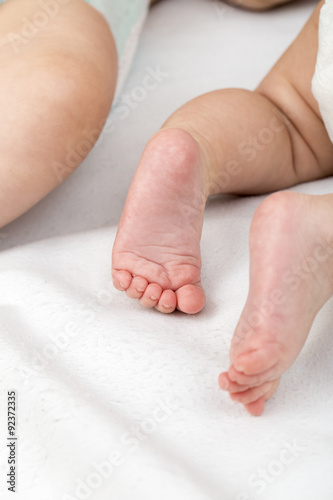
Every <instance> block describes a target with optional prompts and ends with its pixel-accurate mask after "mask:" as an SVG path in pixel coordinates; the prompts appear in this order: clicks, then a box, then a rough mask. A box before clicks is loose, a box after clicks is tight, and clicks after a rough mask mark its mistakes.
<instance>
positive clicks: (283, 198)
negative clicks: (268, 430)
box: [219, 192, 333, 415]
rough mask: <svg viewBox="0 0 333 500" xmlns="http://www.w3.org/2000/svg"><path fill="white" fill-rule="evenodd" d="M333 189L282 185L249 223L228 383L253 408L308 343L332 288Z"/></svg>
mask: <svg viewBox="0 0 333 500" xmlns="http://www.w3.org/2000/svg"><path fill="white" fill-rule="evenodd" d="M332 210H333V196H332V195H325V196H309V195H303V194H298V193H293V192H280V193H276V194H274V195H271V196H269V197H268V198H267V199H266V200H265V201H264V202H263V203H262V204H261V205H260V206H259V208H258V209H257V211H256V213H255V215H254V218H253V221H252V225H251V230H250V290H249V295H248V298H247V302H246V305H245V307H244V310H243V312H242V315H241V318H240V321H239V323H238V325H237V327H236V330H235V333H234V337H233V340H232V345H231V351H230V361H231V366H230V368H229V370H228V372H224V373H222V374H221V375H220V377H219V384H220V386H221V388H222V389H225V390H229V391H230V394H231V396H232V399H234V400H237V401H240V402H242V403H243V404H244V405H245V407H246V409H247V410H248V411H249V412H250V413H252V414H253V415H259V414H261V413H262V412H263V411H264V403H265V401H266V400H267V399H268V398H269V397H271V395H272V394H273V393H274V391H275V390H276V388H277V386H278V383H279V379H280V376H281V375H282V374H283V373H284V372H285V371H286V370H287V369H288V368H289V367H290V366H291V365H292V363H293V362H294V361H295V359H296V358H297V356H298V354H299V352H300V350H301V349H302V347H303V345H304V343H305V341H306V338H307V336H308V333H309V331H310V328H311V325H312V323H313V320H314V318H315V316H316V314H317V313H318V311H319V310H320V309H321V307H322V306H323V305H324V303H325V302H326V301H327V300H328V299H329V298H330V297H331V295H332V293H333V288H332V286H333V257H332V256H333V226H332V220H331V219H332Z"/></svg>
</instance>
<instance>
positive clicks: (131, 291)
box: [126, 276, 148, 299]
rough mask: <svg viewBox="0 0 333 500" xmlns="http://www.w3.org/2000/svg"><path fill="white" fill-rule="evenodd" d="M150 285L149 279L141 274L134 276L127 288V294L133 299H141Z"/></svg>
mask: <svg viewBox="0 0 333 500" xmlns="http://www.w3.org/2000/svg"><path fill="white" fill-rule="evenodd" d="M147 286H148V281H147V280H146V279H145V278H142V277H141V276H134V278H133V279H132V283H131V284H130V286H129V287H128V288H127V290H126V294H127V296H128V297H130V298H131V299H140V298H141V297H142V295H143V294H144V292H145V290H146V288H147Z"/></svg>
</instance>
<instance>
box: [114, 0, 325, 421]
mask: <svg viewBox="0 0 333 500" xmlns="http://www.w3.org/2000/svg"><path fill="white" fill-rule="evenodd" d="M321 6H322V2H321V3H320V4H318V6H317V8H316V9H315V11H314V13H313V14H312V16H311V17H310V19H309V21H308V22H307V23H306V25H305V27H304V28H303V30H302V31H301V33H300V34H299V36H298V37H297V38H296V39H295V41H294V42H293V43H292V44H291V45H290V47H289V48H288V49H287V50H286V52H285V53H284V54H283V55H282V56H281V58H280V59H279V61H278V62H277V63H276V64H275V66H274V67H273V68H272V70H271V71H270V72H269V73H268V75H267V76H266V77H265V78H264V79H263V81H262V82H261V83H260V85H259V86H258V88H257V89H256V90H255V91H254V92H250V91H247V90H241V89H222V90H217V91H214V92H210V93H208V94H205V95H202V96H199V97H197V98H195V99H193V100H192V101H190V102H188V103H186V104H185V105H184V106H182V107H181V108H179V109H178V110H177V111H176V112H175V113H173V115H172V116H171V117H170V118H169V119H168V120H167V121H166V122H165V124H164V125H163V127H162V129H161V130H160V131H159V132H157V133H156V134H154V136H153V137H152V138H151V139H150V141H148V144H147V146H146V148H145V150H144V153H143V155H142V157H141V160H140V162H139V165H138V169H137V171H136V173H135V176H134V179H133V181H132V184H131V186H130V190H129V192H128V197H127V201H126V204H125V208H124V212H123V215H122V217H121V220H120V224H119V227H118V233H117V237H116V240H115V244H114V248H113V269H112V275H113V282H114V285H115V287H116V288H118V290H121V291H126V294H127V295H128V297H130V298H132V299H136V300H138V301H139V302H140V304H141V305H143V306H144V307H155V308H156V309H158V310H159V311H160V312H163V313H171V312H172V311H174V310H175V309H176V308H177V309H179V310H180V311H183V312H185V313H187V314H195V313H197V312H199V311H200V310H201V309H202V308H203V307H204V304H205V294H204V291H203V287H202V285H201V281H200V269H201V256H200V238H201V229H202V222H203V213H204V208H205V202H206V199H207V197H208V196H209V195H211V194H217V193H235V194H242V195H246V194H248V195H254V194H264V193H270V192H273V191H276V190H283V189H285V188H287V187H290V186H295V185H297V184H299V183H302V182H307V181H310V180H313V179H318V178H322V177H325V176H328V175H331V174H332V172H333V145H332V143H331V141H330V139H329V137H328V135H327V132H326V129H325V126H324V124H323V121H322V119H321V116H320V113H319V109H318V104H317V102H316V101H315V99H314V97H313V95H312V92H311V79H312V75H313V73H314V67H315V62H316V56H317V44H318V17H319V12H320V8H321ZM249 146H251V147H249ZM250 153H251V157H250V156H249V155H250ZM226 177H227V178H228V181H227V182H226V181H225V179H226ZM332 210H333V196H332V195H327V196H306V195H301V194H299V193H291V192H283V191H282V192H278V193H276V194H273V195H271V196H269V197H268V198H267V199H266V200H264V201H263V202H262V203H261V204H260V205H259V207H258V209H257V211H256V213H255V215H254V218H253V221H252V225H251V230H250V290H249V295H248V299H247V303H246V305H245V307H244V310H243V313H242V316H241V319H240V323H239V325H238V326H237V328H236V330H235V333H234V336H233V339H232V343H231V350H230V367H229V369H228V370H227V371H226V372H223V373H222V374H221V375H220V377H219V384H220V387H221V389H224V390H229V392H230V395H231V398H232V399H233V400H234V401H239V402H241V403H243V404H244V406H245V408H246V409H247V410H248V411H249V413H251V414H252V415H260V414H261V413H262V412H263V410H264V404H265V401H266V400H267V399H269V398H270V397H271V396H272V394H273V393H274V392H275V390H276V389H277V387H278V385H279V380H280V376H281V375H282V374H283V373H284V372H285V371H286V370H287V369H288V368H289V367H290V366H291V364H292V363H293V362H294V361H295V359H296V358H297V356H298V354H299V352H300V350H301V348H302V346H303V344H304V342H305V340H306V338H307V335H308V333H309V331H310V328H311V325H312V322H313V320H314V318H315V316H316V314H317V312H318V311H319V310H320V308H321V307H322V306H323V304H324V303H325V302H326V300H328V298H329V297H330V296H331V295H332V283H333V263H332V259H330V258H329V257H330V255H331V254H330V252H329V251H328V252H327V251H326V257H325V259H324V260H321V261H320V262H317V264H318V265H317V267H316V268H315V269H314V270H312V271H311V270H310V271H309V272H308V275H307V278H306V280H305V281H304V283H302V286H301V287H298V288H297V290H296V291H295V290H294V287H293V286H292V284H293V281H291V280H290V278H289V280H288V279H287V280H286V281H284V278H283V277H284V276H285V275H287V276H288V273H289V274H290V272H292V270H293V269H297V268H298V267H299V266H300V265H302V263H303V262H307V259H310V260H309V261H310V262H312V261H311V259H312V255H314V254H315V253H316V251H317V248H316V245H318V243H317V242H318V241H324V242H325V241H326V242H330V241H333V229H332V224H331V217H330V214H331V213H332ZM286 241H287V242H288V245H286ZM318 255H319V254H318ZM320 255H322V253H321V254H320ZM320 259H322V257H320ZM331 276H332V279H331ZM294 280H295V279H294ZM276 291H278V294H280V295H281V296H282V298H283V301H282V302H281V297H280V298H278V299H276ZM271 297H273V299H271ZM273 300H275V302H272V301H273ZM258 303H259V304H262V303H265V304H267V303H269V304H270V308H269V309H270V311H271V312H269V313H267V312H266V313H265V314H261V316H260V317H259V320H258V312H257V304H258ZM266 311H267V306H266ZM244 325H246V327H244ZM249 325H251V327H252V328H251V327H250V326H249ZM221 329H222V326H221Z"/></svg>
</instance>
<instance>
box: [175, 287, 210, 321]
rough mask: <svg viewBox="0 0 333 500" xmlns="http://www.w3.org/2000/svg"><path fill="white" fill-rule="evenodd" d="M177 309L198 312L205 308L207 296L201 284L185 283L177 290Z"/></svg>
mask: <svg viewBox="0 0 333 500" xmlns="http://www.w3.org/2000/svg"><path fill="white" fill-rule="evenodd" d="M176 296H177V309H179V311H182V312H184V313H186V314H196V313H198V312H199V311H201V309H203V307H204V305H205V302H206V297H205V293H204V291H203V289H202V286H201V284H198V285H184V286H182V287H181V288H179V289H178V290H177V291H176Z"/></svg>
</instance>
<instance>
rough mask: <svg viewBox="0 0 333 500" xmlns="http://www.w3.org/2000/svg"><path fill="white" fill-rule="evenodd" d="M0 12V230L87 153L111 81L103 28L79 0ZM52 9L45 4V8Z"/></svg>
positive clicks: (108, 38)
mask: <svg viewBox="0 0 333 500" xmlns="http://www.w3.org/2000/svg"><path fill="white" fill-rule="evenodd" d="M44 3H45V4H48V5H49V8H48V10H47V11H45V10H44V9H42V8H41V4H42V2H40V1H39V0H29V1H27V0H8V1H7V2H6V3H4V4H3V5H1V7H0V65H1V78H0V107H1V116H0V137H1V145H0V151H1V153H0V154H1V166H0V207H1V211H0V227H1V226H4V225H5V224H7V223H9V222H10V221H12V220H13V219H15V218H16V217H18V216H20V215H21V214H22V213H24V212H25V211H26V210H28V209H29V208H30V207H31V206H33V205H34V204H35V203H37V202H38V201H39V200H41V199H42V198H43V197H44V196H45V195H46V194H47V193H49V192H50V191H51V190H52V189H54V188H55V187H56V186H58V185H59V184H60V183H61V182H62V181H63V180H64V179H65V178H66V177H67V176H68V175H69V174H70V173H71V172H73V170H74V169H75V168H76V167H77V166H78V165H79V164H80V163H81V161H82V160H83V158H84V157H85V156H86V155H87V154H88V152H89V150H90V149H91V148H92V146H93V144H94V142H95V141H96V140H97V138H98V135H99V133H100V131H101V129H102V127H103V124H104V122H105V120H106V118H107V115H108V113H109V110H110V107H111V102H112V98H113V93H114V88H115V84H116V79H117V53H116V49H115V44H114V40H113V37H112V34H111V32H110V29H109V27H108V25H107V23H106V21H105V20H104V18H103V17H102V15H100V14H99V13H98V12H97V11H96V10H95V9H93V8H92V7H91V6H89V5H88V4H87V3H86V2H85V1H83V0H67V1H64V0H61V1H60V0H59V1H54V2H44ZM51 4H52V5H51Z"/></svg>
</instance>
